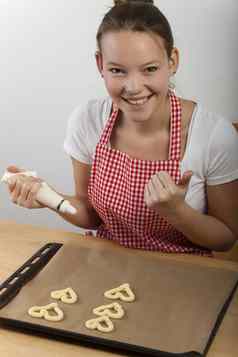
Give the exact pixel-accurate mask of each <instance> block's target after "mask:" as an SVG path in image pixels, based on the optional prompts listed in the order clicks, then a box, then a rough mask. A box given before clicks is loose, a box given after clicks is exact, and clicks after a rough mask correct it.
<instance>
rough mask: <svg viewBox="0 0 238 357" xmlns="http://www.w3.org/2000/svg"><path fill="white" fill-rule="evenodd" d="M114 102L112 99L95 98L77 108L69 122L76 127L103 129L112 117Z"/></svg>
mask: <svg viewBox="0 0 238 357" xmlns="http://www.w3.org/2000/svg"><path fill="white" fill-rule="evenodd" d="M111 107H112V100H111V98H110V97H105V98H95V99H90V100H88V101H85V102H84V103H81V104H80V105H78V106H76V107H75V108H74V110H73V111H72V113H71V115H70V117H69V121H70V122H71V123H72V124H73V125H74V126H75V125H79V126H82V125H83V126H85V125H86V126H89V127H90V126H93V127H96V128H97V127H98V128H102V127H103V126H104V125H105V122H106V120H107V118H108V116H109V115H110V112H111Z"/></svg>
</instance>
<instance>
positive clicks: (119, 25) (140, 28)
mask: <svg viewBox="0 0 238 357" xmlns="http://www.w3.org/2000/svg"><path fill="white" fill-rule="evenodd" d="M114 4H115V5H114V6H113V7H112V8H111V9H110V10H109V11H108V12H107V13H106V14H105V16H104V18H103V19H102V22H101V24H100V26H99V28H98V31H97V45H98V48H99V50H101V39H102V37H103V35H104V34H105V33H108V32H119V31H123V30H125V31H135V32H149V33H155V34H157V35H159V36H160V37H161V38H162V39H163V41H164V46H165V49H166V52H167V55H168V58H170V57H171V53H172V49H173V47H174V38H173V34H172V30H171V27H170V24H169V22H168V20H167V18H166V17H165V16H164V14H163V13H162V12H161V11H160V10H159V9H158V7H156V6H155V5H154V1H153V0H114Z"/></svg>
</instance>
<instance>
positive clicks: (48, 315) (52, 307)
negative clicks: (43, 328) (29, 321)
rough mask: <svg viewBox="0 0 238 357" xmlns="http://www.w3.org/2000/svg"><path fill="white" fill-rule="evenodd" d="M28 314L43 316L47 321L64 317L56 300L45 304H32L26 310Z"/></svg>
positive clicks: (59, 319)
mask: <svg viewBox="0 0 238 357" xmlns="http://www.w3.org/2000/svg"><path fill="white" fill-rule="evenodd" d="M52 312H53V315H52ZM28 314H29V315H30V316H31V317H38V318H44V319H45V320H47V321H61V320H63V318H64V313H63V311H62V310H61V309H60V308H59V306H58V304H57V302H53V303H51V304H48V305H45V306H32V307H31V308H30V309H29V310H28Z"/></svg>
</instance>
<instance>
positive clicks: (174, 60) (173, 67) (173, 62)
mask: <svg viewBox="0 0 238 357" xmlns="http://www.w3.org/2000/svg"><path fill="white" fill-rule="evenodd" d="M178 66H179V51H178V49H177V48H176V47H174V48H173V49H172V53H171V56H170V59H169V71H170V75H171V76H172V75H174V74H175V73H176V72H177V70H178Z"/></svg>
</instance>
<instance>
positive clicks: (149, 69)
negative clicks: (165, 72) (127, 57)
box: [145, 66, 158, 73]
mask: <svg viewBox="0 0 238 357" xmlns="http://www.w3.org/2000/svg"><path fill="white" fill-rule="evenodd" d="M145 70H146V72H149V73H151V72H156V71H157V70H158V67H156V66H150V67H147V68H146V69H145Z"/></svg>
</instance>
